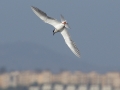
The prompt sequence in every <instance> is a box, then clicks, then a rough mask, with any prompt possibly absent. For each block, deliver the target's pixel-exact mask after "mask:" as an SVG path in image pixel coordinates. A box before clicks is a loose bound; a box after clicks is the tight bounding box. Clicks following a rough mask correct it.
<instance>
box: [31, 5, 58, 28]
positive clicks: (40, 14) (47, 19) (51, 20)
mask: <svg viewBox="0 0 120 90" xmlns="http://www.w3.org/2000/svg"><path fill="white" fill-rule="evenodd" d="M31 9H32V10H33V12H34V13H35V14H36V15H37V16H38V17H39V18H40V19H41V20H43V21H44V22H45V23H48V24H50V25H52V26H54V27H55V28H56V25H58V24H60V22H59V21H57V20H56V19H54V18H51V17H49V16H47V14H46V13H45V12H43V11H41V10H40V9H38V8H37V7H33V6H32V7H31Z"/></svg>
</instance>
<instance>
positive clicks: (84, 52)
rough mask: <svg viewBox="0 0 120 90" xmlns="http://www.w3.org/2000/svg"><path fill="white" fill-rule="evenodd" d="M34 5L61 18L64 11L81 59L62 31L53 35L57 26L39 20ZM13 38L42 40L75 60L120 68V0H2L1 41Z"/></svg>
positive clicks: (22, 40) (0, 14)
mask: <svg viewBox="0 0 120 90" xmlns="http://www.w3.org/2000/svg"><path fill="white" fill-rule="evenodd" d="M31 6H35V7H38V8H39V9H41V10H43V11H44V12H46V13H47V14H48V15H49V16H51V17H53V18H56V19H58V20H60V15H61V14H62V15H63V16H64V17H65V19H66V20H67V21H68V23H69V25H70V27H71V29H69V32H70V35H71V37H72V39H73V40H74V41H75V42H76V44H77V47H78V48H79V50H80V52H81V58H80V59H78V58H77V57H76V56H75V55H74V54H73V53H72V52H71V51H70V50H69V48H68V47H67V46H66V44H65V43H64V40H63V38H62V36H61V35H60V33H57V34H55V36H53V34H52V30H53V29H54V28H53V27H52V26H50V25H48V24H45V23H44V22H43V21H42V20H40V19H39V18H38V17H37V16H36V15H35V14H34V13H33V12H32V10H31V8H30V7H31ZM14 42H32V43H37V44H41V45H43V46H45V47H46V48H49V49H51V50H53V51H55V52H58V53H59V54H64V55H66V56H70V57H74V58H75V59H76V60H82V61H85V62H89V63H90V64H93V65H100V66H105V67H107V68H109V67H112V68H114V67H115V69H113V70H120V68H118V67H119V63H120V55H119V54H120V0H115V1H114V0H100V1H98V0H76V1H66V0H62V1H58V0H52V1H50V0H49V1H47V0H29V1H28V0H26V1H24V0H21V1H15V0H12V1H7V0H1V1H0V43H1V44H4V43H14ZM1 63H2V61H1ZM109 70H110V69H109Z"/></svg>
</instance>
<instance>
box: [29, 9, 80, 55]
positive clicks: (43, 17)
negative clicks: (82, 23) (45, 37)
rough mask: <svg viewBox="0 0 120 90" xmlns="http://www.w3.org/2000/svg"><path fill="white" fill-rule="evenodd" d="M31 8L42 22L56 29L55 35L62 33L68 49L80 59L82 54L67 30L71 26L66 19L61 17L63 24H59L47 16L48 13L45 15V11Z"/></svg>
mask: <svg viewBox="0 0 120 90" xmlns="http://www.w3.org/2000/svg"><path fill="white" fill-rule="evenodd" d="M31 8H32V10H33V12H34V13H35V14H36V15H37V16H38V17H39V18H40V19H41V20H43V21H44V22H45V23H48V24H50V25H52V26H53V27H54V28H55V30H54V31H53V34H54V33H57V32H60V33H61V34H62V36H63V38H64V40H65V43H66V44H67V45H68V47H69V48H70V49H71V51H72V52H73V53H74V54H75V55H76V56H77V57H80V52H79V50H78V48H77V46H76V45H75V43H74V42H73V41H72V39H71V37H70V34H69V33H68V31H67V28H69V26H68V23H67V21H66V20H65V19H64V17H63V16H62V15H61V22H59V21H58V20H56V19H54V18H51V17H49V16H47V14H46V13H44V12H43V11H41V10H40V9H38V8H36V7H31Z"/></svg>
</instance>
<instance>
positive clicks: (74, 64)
mask: <svg viewBox="0 0 120 90" xmlns="http://www.w3.org/2000/svg"><path fill="white" fill-rule="evenodd" d="M76 58H77V57H75V58H73V57H70V56H66V55H64V54H61V53H58V52H55V51H53V50H51V49H49V48H47V47H44V46H42V45H39V44H35V43H29V42H16V43H6V44H0V67H2V66H4V67H6V68H7V69H8V70H26V69H27V70H28V69H41V70H44V69H49V70H52V71H53V72H59V71H60V70H70V71H76V70H80V71H83V72H88V71H93V70H94V71H100V72H101V71H104V69H103V68H99V67H98V66H95V65H91V64H89V62H84V61H82V60H80V59H79V60H76Z"/></svg>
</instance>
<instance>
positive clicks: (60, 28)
mask: <svg viewBox="0 0 120 90" xmlns="http://www.w3.org/2000/svg"><path fill="white" fill-rule="evenodd" d="M64 27H65V26H64V24H62V23H61V24H59V25H57V26H56V29H57V30H58V32H61V31H62V30H63V28H64Z"/></svg>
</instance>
